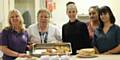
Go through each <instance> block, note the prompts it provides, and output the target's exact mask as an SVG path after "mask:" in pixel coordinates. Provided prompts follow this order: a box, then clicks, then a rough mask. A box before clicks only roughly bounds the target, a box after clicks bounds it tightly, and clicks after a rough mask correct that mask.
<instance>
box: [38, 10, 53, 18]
mask: <svg viewBox="0 0 120 60" xmlns="http://www.w3.org/2000/svg"><path fill="white" fill-rule="evenodd" d="M41 12H46V13H47V14H48V17H49V18H50V17H51V14H50V12H49V10H48V9H46V8H42V9H40V10H39V11H38V13H37V17H38V16H39V14H40V13H41Z"/></svg>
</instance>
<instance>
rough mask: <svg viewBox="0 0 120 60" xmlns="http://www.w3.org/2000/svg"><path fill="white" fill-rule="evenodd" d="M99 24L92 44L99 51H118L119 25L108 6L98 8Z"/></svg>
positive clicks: (109, 52) (112, 52) (119, 50)
mask: <svg viewBox="0 0 120 60" xmlns="http://www.w3.org/2000/svg"><path fill="white" fill-rule="evenodd" d="M99 21H100V26H99V27H98V28H97V29H96V31H95V35H94V39H93V44H94V47H95V48H96V49H97V51H98V52H99V53H102V54H118V53H120V37H119V36H120V27H119V26H117V25H116V24H115V17H114V15H113V13H112V11H111V9H110V8H109V7H108V6H103V7H101V8H100V20H99Z"/></svg>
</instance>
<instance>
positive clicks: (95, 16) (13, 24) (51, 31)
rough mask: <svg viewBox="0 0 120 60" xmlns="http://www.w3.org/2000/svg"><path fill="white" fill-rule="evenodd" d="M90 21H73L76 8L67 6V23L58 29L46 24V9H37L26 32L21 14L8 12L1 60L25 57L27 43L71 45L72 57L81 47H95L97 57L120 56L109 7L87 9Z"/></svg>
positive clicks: (117, 29) (119, 40)
mask: <svg viewBox="0 0 120 60" xmlns="http://www.w3.org/2000/svg"><path fill="white" fill-rule="evenodd" d="M88 11H89V22H88V23H83V22H80V21H78V19H77V18H76V15H77V12H78V10H77V8H76V5H75V3H74V2H68V3H67V4H66V14H67V15H68V18H69V21H68V22H67V23H66V24H64V25H63V26H62V36H61V35H60V32H59V29H58V28H57V27H56V26H54V25H52V24H49V22H50V17H51V14H50V12H49V11H48V10H47V9H40V10H39V11H38V14H37V23H35V24H32V25H30V26H29V27H28V29H25V27H24V22H23V21H24V20H23V18H22V16H21V14H20V12H19V11H18V10H16V9H14V10H11V11H10V12H9V15H8V23H9V26H8V27H6V28H4V29H3V30H2V32H1V34H0V50H1V51H2V52H3V53H4V55H3V60H14V59H15V58H16V57H28V58H30V57H31V56H30V55H27V54H25V53H26V50H29V49H30V45H29V43H36V44H42V43H63V42H70V43H71V46H72V55H75V54H76V51H77V50H79V49H83V48H91V47H92V48H95V50H96V53H98V54H119V53H120V37H119V35H120V27H119V26H118V25H116V24H115V17H114V15H113V13H112V11H111V9H110V8H109V7H108V6H103V7H101V8H99V7H98V6H91V7H90V8H89V10H88Z"/></svg>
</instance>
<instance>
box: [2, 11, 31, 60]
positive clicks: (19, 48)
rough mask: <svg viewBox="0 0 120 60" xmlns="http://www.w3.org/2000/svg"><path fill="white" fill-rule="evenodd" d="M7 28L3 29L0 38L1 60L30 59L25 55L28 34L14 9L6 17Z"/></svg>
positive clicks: (21, 19) (20, 17) (19, 15)
mask: <svg viewBox="0 0 120 60" xmlns="http://www.w3.org/2000/svg"><path fill="white" fill-rule="evenodd" d="M8 22H9V26H8V27H6V28H5V29H3V31H2V33H1V37H0V50H1V51H2V52H3V53H4V55H3V60H14V59H15V58H16V57H31V56H30V55H27V54H25V51H26V47H27V43H28V33H27V32H26V31H25V29H24V26H23V18H22V16H21V14H20V12H19V11H18V10H16V9H14V10H11V11H10V12H9V15H8Z"/></svg>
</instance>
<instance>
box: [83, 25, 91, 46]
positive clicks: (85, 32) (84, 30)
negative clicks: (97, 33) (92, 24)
mask: <svg viewBox="0 0 120 60" xmlns="http://www.w3.org/2000/svg"><path fill="white" fill-rule="evenodd" d="M82 29H83V30H82V39H83V40H84V41H86V47H92V44H91V41H90V40H89V32H88V29H87V25H86V24H85V23H83V25H82Z"/></svg>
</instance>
